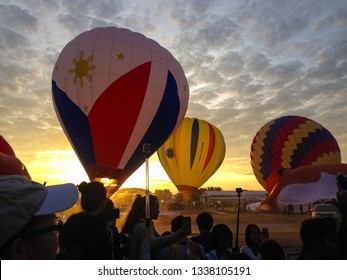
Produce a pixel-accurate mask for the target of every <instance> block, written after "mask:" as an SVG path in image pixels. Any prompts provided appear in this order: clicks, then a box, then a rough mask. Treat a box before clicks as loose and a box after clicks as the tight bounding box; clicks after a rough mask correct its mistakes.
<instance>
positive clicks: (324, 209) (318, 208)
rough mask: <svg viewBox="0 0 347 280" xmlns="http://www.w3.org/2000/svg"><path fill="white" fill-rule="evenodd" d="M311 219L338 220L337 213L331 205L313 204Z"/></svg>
mask: <svg viewBox="0 0 347 280" xmlns="http://www.w3.org/2000/svg"><path fill="white" fill-rule="evenodd" d="M311 215H312V218H313V219H314V218H326V217H328V218H332V219H334V220H335V221H337V220H338V219H339V212H338V211H337V209H336V207H335V206H334V205H333V204H328V203H326V204H315V205H314V206H313V209H312V212H311Z"/></svg>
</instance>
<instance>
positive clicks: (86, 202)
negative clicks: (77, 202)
mask: <svg viewBox="0 0 347 280" xmlns="http://www.w3.org/2000/svg"><path fill="white" fill-rule="evenodd" d="M78 190H79V191H80V193H81V206H82V209H83V210H84V211H85V212H87V213H91V212H94V211H95V210H96V209H98V207H100V205H101V204H102V203H104V201H105V199H106V189H105V187H104V185H103V184H102V183H100V182H89V183H86V182H82V183H81V184H79V185H78Z"/></svg>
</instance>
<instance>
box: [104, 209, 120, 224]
mask: <svg viewBox="0 0 347 280" xmlns="http://www.w3.org/2000/svg"><path fill="white" fill-rule="evenodd" d="M100 216H101V217H103V218H104V219H106V221H108V222H111V221H115V220H116V219H119V208H115V209H107V210H105V211H104V212H102V213H101V214H100Z"/></svg>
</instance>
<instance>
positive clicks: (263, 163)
mask: <svg viewBox="0 0 347 280" xmlns="http://www.w3.org/2000/svg"><path fill="white" fill-rule="evenodd" d="M250 156H251V164H252V167H253V172H254V175H255V176H256V178H257V179H258V181H259V183H260V184H261V185H262V186H263V187H264V188H265V189H266V190H267V191H269V192H270V191H271V188H272V187H273V184H267V180H268V179H269V176H270V174H271V173H272V172H273V171H276V170H279V169H282V168H296V167H301V166H306V165H320V164H336V163H341V154H340V148H339V145H338V143H337V141H336V139H335V138H334V137H333V135H332V134H331V133H330V132H329V131H328V130H327V129H326V128H325V127H323V126H322V125H321V124H319V123H317V122H315V121H313V120H311V119H308V118H305V117H301V116H283V117H279V118H277V119H274V120H272V121H270V122H268V123H266V124H265V125H264V126H263V127H261V128H260V129H259V131H258V132H257V133H256V135H255V136H254V138H253V142H252V145H251V153H250Z"/></svg>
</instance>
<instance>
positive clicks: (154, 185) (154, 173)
mask: <svg viewBox="0 0 347 280" xmlns="http://www.w3.org/2000/svg"><path fill="white" fill-rule="evenodd" d="M19 157H20V156H19ZM38 158H39V160H30V161H29V162H28V163H26V162H25V161H23V162H24V164H25V165H26V167H27V169H28V170H29V173H30V175H31V177H32V179H33V180H34V181H37V182H39V183H44V182H46V183H47V185H54V184H62V183H66V182H71V183H74V184H79V183H81V182H82V181H89V178H88V176H87V174H86V172H85V171H84V169H83V166H82V165H81V163H80V162H79V160H78V158H77V156H76V155H75V153H74V151H73V150H70V151H68V150H67V151H61V150H59V151H58V150H57V151H51V152H43V153H40V154H39V156H38ZM145 176H146V170H145V164H143V165H142V166H141V167H140V168H139V169H138V170H136V171H135V172H134V173H133V174H132V175H131V176H130V177H129V178H128V179H127V180H126V181H125V183H124V184H123V185H122V186H121V188H143V189H145V188H146V177H145ZM149 180H150V190H151V191H152V192H154V191H155V190H156V189H162V190H163V189H169V190H170V191H171V192H173V193H177V189H176V187H175V185H174V184H173V183H172V182H171V180H170V178H169V177H168V176H167V174H166V172H165V170H164V169H163V168H162V166H161V163H160V162H159V159H158V157H157V154H156V153H155V154H153V155H152V156H151V157H150V159H149ZM209 186H213V187H221V188H222V189H223V190H225V191H227V190H228V191H231V190H235V189H236V188H239V187H242V188H244V189H247V190H263V188H262V187H261V185H260V184H259V183H258V181H257V180H256V178H255V176H254V175H253V174H236V173H232V172H230V171H229V169H228V168H227V166H226V165H223V164H222V165H221V167H220V168H219V169H218V170H217V171H216V173H215V174H213V175H212V176H211V177H210V178H209V179H208V180H207V181H206V183H205V184H203V186H201V187H209Z"/></svg>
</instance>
